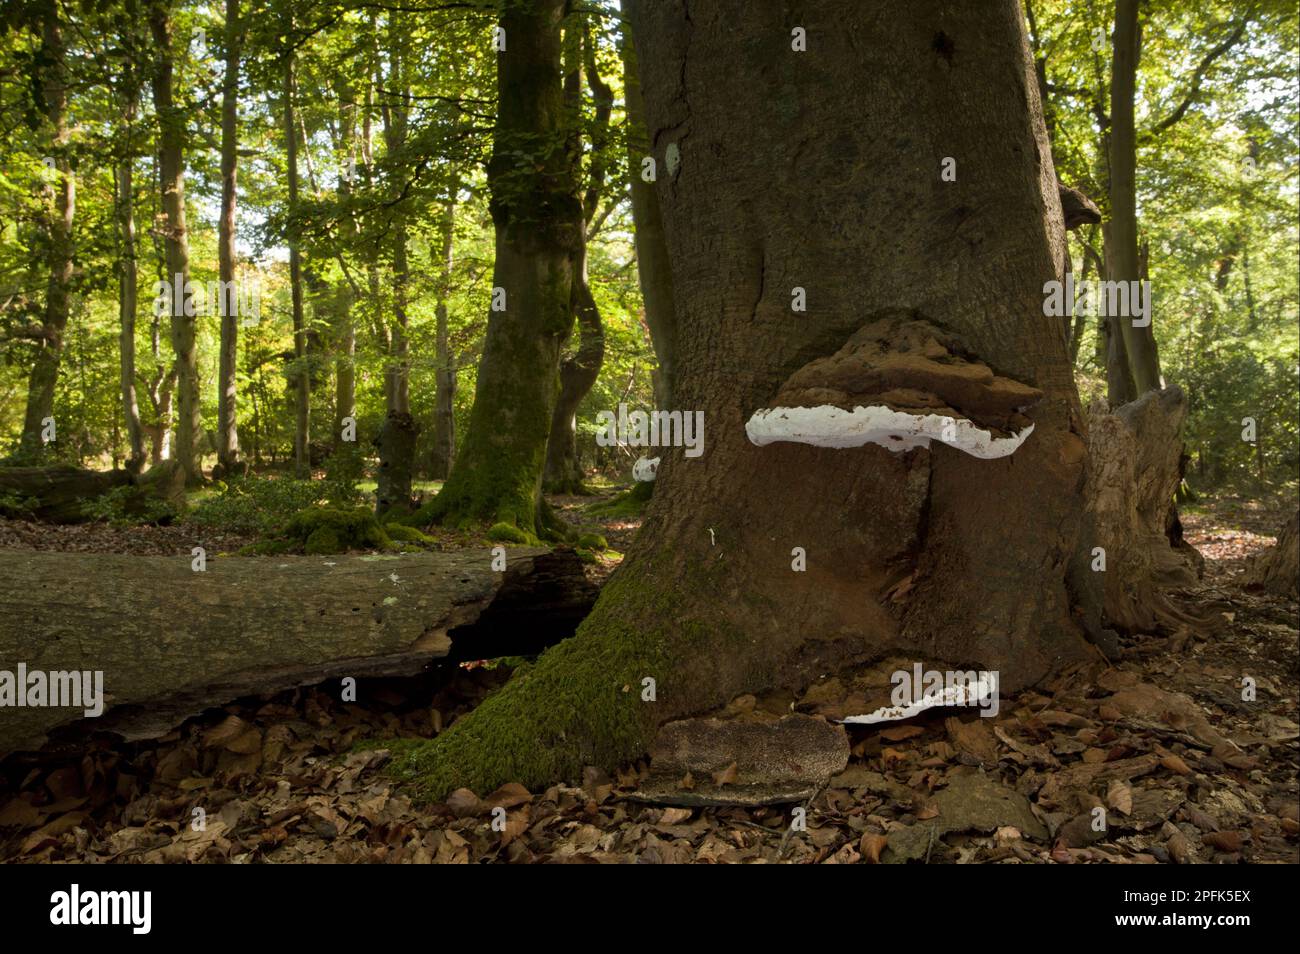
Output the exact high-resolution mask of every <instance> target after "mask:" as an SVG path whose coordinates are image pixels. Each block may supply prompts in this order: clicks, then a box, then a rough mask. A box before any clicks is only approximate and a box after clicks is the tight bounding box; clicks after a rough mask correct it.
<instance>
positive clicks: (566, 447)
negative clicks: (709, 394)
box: [542, 29, 614, 494]
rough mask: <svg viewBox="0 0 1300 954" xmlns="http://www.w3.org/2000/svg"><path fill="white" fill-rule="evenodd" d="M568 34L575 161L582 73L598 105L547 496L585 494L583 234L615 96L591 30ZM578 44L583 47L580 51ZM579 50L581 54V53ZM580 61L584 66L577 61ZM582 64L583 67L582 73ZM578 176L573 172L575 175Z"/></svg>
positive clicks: (593, 352)
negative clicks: (573, 341)
mask: <svg viewBox="0 0 1300 954" xmlns="http://www.w3.org/2000/svg"><path fill="white" fill-rule="evenodd" d="M568 32H569V35H570V36H571V37H572V40H568V39H567V38H566V42H570V43H571V49H572V54H571V55H572V57H573V63H572V64H571V65H570V66H569V68H568V75H567V76H566V77H565V97H566V99H567V100H568V101H569V108H570V109H571V110H572V111H573V113H574V121H573V127H572V128H573V130H574V136H575V141H574V142H573V145H572V146H571V154H572V155H573V156H574V158H575V161H576V160H577V158H578V157H579V156H581V155H582V143H581V140H580V138H578V137H579V133H578V130H579V128H580V125H579V119H580V117H581V109H582V77H583V74H584V73H585V74H586V78H587V83H588V85H589V86H590V88H591V92H592V98H593V99H594V100H595V104H596V117H595V123H594V126H593V129H594V131H593V133H592V136H591V172H590V180H589V182H588V184H587V188H586V191H585V193H584V196H583V203H582V209H583V211H582V226H583V227H582V234H581V236H580V237H579V243H578V251H577V254H576V255H575V258H574V268H573V285H572V292H571V296H570V297H571V300H572V307H573V312H574V314H575V315H576V316H577V319H578V347H577V350H576V351H574V353H573V354H571V355H569V356H567V357H565V358H564V359H563V360H562V361H561V362H560V393H559V396H558V397H557V398H556V400H555V410H554V412H552V414H551V433H550V437H548V438H547V441H546V464H545V466H544V467H543V469H542V486H543V488H544V489H545V490H547V491H548V492H549V493H557V494H584V493H587V488H586V487H585V486H583V482H582V476H583V475H582V467H581V466H579V463H578V428H577V414H578V406H579V405H580V404H582V402H583V400H584V399H585V398H586V397H587V395H588V394H589V393H590V391H591V389H592V386H593V385H595V383H596V379H597V378H599V377H600V368H601V365H602V364H603V363H604V360H605V328H604V325H603V324H602V322H601V317H600V309H599V307H597V305H596V299H595V296H593V295H592V293H591V285H590V283H589V282H588V278H587V239H586V231H587V229H589V228H590V227H591V223H592V220H593V219H594V217H595V215H596V211H597V209H598V208H599V206H600V200H601V195H602V193H603V191H604V185H605V164H606V163H605V149H606V147H607V142H608V138H609V117H610V113H611V111H612V109H613V105H614V92H613V90H611V89H610V88H609V86H607V85H606V84H605V83H604V82H603V81H602V80H601V78H600V74H599V73H598V72H597V71H596V57H595V48H594V46H593V45H592V42H591V36H590V31H589V30H586V29H584V30H583V31H582V32H581V33H579V31H578V30H576V29H572V30H570V31H568ZM579 43H581V47H580V48H578V45H579ZM579 50H580V51H579ZM579 57H582V59H583V60H585V63H584V62H581V61H580V60H579ZM584 66H585V69H584ZM578 174H580V170H579V169H575V175H578Z"/></svg>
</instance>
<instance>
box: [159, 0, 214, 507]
mask: <svg viewBox="0 0 1300 954" xmlns="http://www.w3.org/2000/svg"><path fill="white" fill-rule="evenodd" d="M168 4H169V0H154V2H153V4H152V6H151V7H150V10H149V26H150V29H151V30H152V31H153V40H154V45H155V46H156V47H157V48H158V54H157V55H158V61H157V63H156V66H155V70H154V76H153V100H154V107H155V109H156V110H157V112H158V125H159V130H160V132H159V140H158V151H159V161H160V165H161V168H160V178H161V191H162V208H163V214H164V216H165V218H166V249H167V275H166V276H165V277H166V280H167V282H168V284H169V285H170V287H171V288H172V289H173V294H172V296H171V338H172V350H173V351H174V352H175V353H176V405H177V407H176V411H177V414H176V417H177V421H176V439H175V447H174V448H173V454H172V456H173V458H174V459H176V460H178V461H180V463H181V467H183V468H184V470H185V479H186V482H187V483H191V484H192V483H198V482H201V481H202V480H203V469H202V466H201V463H200V455H201V447H200V444H199V439H200V435H201V433H202V407H201V404H200V396H199V360H198V342H197V331H198V322H197V319H196V318H195V316H194V313H193V312H194V308H193V306H192V304H191V302H190V293H189V282H190V240H189V232H188V230H187V228H186V225H185V163H184V151H185V111H184V108H183V107H180V106H177V105H176V104H175V102H174V100H173V96H174V92H173V89H172V73H173V66H174V57H175V54H174V51H173V49H172V20H171V10H170V8H169V5H168ZM177 290H179V292H180V294H179V295H177V294H176V293H175V292H176V291H177Z"/></svg>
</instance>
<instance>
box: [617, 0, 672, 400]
mask: <svg viewBox="0 0 1300 954" xmlns="http://www.w3.org/2000/svg"><path fill="white" fill-rule="evenodd" d="M636 2H637V0H624V2H623V8H624V10H625V11H627V12H628V13H631V11H632V10H634V8H635V3H636ZM634 39H635V38H634V36H633V33H632V26H631V23H630V22H629V23H626V24H625V25H624V30H623V48H622V49H623V88H624V96H625V99H626V109H627V158H628V172H629V180H630V183H631V193H632V222H633V225H634V227H635V232H634V239H635V246H636V273H637V279H638V280H639V282H640V285H641V300H642V302H643V303H644V305H645V323H646V328H647V330H649V332H650V343H651V344H652V345H653V346H654V350H655V360H656V361H657V362H658V364H659V367H658V369H657V370H656V372H655V375H654V389H655V404H656V405H657V406H658V407H661V408H672V407H673V393H674V390H675V387H676V377H677V361H676V352H677V313H676V305H675V304H674V303H673V276H672V269H671V266H670V264H669V261H668V244H667V241H666V239H665V237H664V223H663V214H662V212H661V211H660V209H659V194H658V193H657V192H656V191H655V187H654V183H653V182H647V181H645V179H644V178H642V171H641V170H642V166H641V163H642V161H643V160H644V159H645V158H646V157H647V156H649V155H650V142H649V139H648V137H647V134H646V128H645V104H644V102H643V101H642V96H641V80H640V76H639V75H638V68H637V58H636V44H635V42H634ZM661 158H662V157H661ZM656 176H657V170H656Z"/></svg>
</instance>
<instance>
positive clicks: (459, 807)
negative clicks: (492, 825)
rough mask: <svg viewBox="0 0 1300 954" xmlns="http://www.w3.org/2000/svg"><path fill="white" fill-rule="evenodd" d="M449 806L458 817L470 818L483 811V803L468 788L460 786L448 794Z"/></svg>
mask: <svg viewBox="0 0 1300 954" xmlns="http://www.w3.org/2000/svg"><path fill="white" fill-rule="evenodd" d="M447 807H448V808H450V809H451V813H452V814H453V815H455V816H456V817H457V818H468V817H469V816H470V815H478V814H481V813H482V811H483V803H482V802H481V801H479V797H478V796H477V795H475V794H474V793H473V792H471V791H470V790H469V789H468V788H458V789H456V791H454V792H452V793H451V794H450V795H448V796H447Z"/></svg>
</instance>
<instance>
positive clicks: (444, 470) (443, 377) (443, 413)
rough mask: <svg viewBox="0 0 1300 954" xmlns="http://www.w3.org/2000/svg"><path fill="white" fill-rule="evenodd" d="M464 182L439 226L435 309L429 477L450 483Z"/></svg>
mask: <svg viewBox="0 0 1300 954" xmlns="http://www.w3.org/2000/svg"><path fill="white" fill-rule="evenodd" d="M459 191H460V183H459V181H458V180H457V179H456V178H455V177H454V176H453V178H452V182H451V187H450V190H449V194H448V198H447V201H446V202H445V203H444V204H443V207H442V218H441V220H440V221H439V223H438V228H439V237H440V240H441V247H440V249H439V254H438V261H437V267H438V303H437V305H436V306H435V310H434V348H435V349H436V353H435V354H434V361H435V362H436V367H435V368H434V373H433V386H434V395H433V450H432V452H431V453H430V455H429V476H430V477H431V478H433V479H434V480H446V479H447V475H448V474H450V473H451V465H452V462H453V461H454V460H455V459H456V371H457V369H456V356H455V355H454V354H453V353H452V349H451V332H450V329H449V328H448V315H447V301H448V299H449V298H450V297H451V276H452V266H453V262H454V254H455V225H456V199H457V193H458V192H459Z"/></svg>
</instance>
